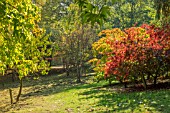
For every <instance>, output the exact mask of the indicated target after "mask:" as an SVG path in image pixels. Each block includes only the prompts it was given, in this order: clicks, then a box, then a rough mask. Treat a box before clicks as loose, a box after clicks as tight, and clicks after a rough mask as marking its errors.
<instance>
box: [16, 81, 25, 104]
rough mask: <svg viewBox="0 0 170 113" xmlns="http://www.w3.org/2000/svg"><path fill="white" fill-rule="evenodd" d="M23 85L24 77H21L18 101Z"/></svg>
mask: <svg viewBox="0 0 170 113" xmlns="http://www.w3.org/2000/svg"><path fill="white" fill-rule="evenodd" d="M22 86H23V78H21V79H20V88H19V92H18V96H17V98H16V103H17V102H18V101H19V98H20V96H21V92H22Z"/></svg>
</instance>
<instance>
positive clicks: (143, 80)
mask: <svg viewBox="0 0 170 113" xmlns="http://www.w3.org/2000/svg"><path fill="white" fill-rule="evenodd" d="M141 78H142V82H143V86H144V88H145V89H146V88H147V84H146V80H145V77H144V75H143V74H142V75H141Z"/></svg>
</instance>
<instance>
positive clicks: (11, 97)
mask: <svg viewBox="0 0 170 113" xmlns="http://www.w3.org/2000/svg"><path fill="white" fill-rule="evenodd" d="M9 95H10V100H11V104H13V96H12V89H9Z"/></svg>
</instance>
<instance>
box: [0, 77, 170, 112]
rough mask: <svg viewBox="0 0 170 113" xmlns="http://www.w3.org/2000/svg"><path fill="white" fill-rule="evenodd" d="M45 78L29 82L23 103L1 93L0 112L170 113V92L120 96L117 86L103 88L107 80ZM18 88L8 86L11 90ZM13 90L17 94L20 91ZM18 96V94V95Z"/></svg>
mask: <svg viewBox="0 0 170 113" xmlns="http://www.w3.org/2000/svg"><path fill="white" fill-rule="evenodd" d="M82 79H83V83H81V84H77V83H76V82H75V81H76V80H75V77H73V76H70V77H67V76H65V75H60V76H45V77H42V78H40V79H39V80H26V81H25V82H24V83H25V84H24V90H23V94H22V96H21V101H20V102H19V103H18V104H16V105H10V100H9V94H8V90H7V89H3V90H0V94H1V97H3V98H0V112H13V113H28V112H29V113H33V112H34V113H49V112H56V113H88V112H94V113H169V111H170V90H168V89H167V90H157V91H144V92H131V93H120V92H116V91H115V90H114V89H115V88H116V87H117V86H114V87H103V85H106V84H107V82H106V81H102V82H99V83H93V81H92V79H93V76H90V77H83V78H82ZM12 85H14V84H13V83H12V84H6V86H8V87H10V86H12ZM17 90H18V89H17V88H13V92H14V93H16V92H17ZM14 96H15V95H14Z"/></svg>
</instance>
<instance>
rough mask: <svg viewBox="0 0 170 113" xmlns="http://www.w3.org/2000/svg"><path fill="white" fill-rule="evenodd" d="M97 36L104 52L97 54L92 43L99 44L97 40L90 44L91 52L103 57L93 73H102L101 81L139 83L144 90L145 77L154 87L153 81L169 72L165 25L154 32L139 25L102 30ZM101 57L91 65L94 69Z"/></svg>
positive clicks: (169, 48) (167, 28) (169, 34)
mask: <svg viewBox="0 0 170 113" xmlns="http://www.w3.org/2000/svg"><path fill="white" fill-rule="evenodd" d="M99 35H100V36H101V35H102V36H104V37H103V38H104V39H105V42H104V44H105V45H107V47H108V48H106V46H105V47H103V49H100V50H98V48H99V46H96V43H100V41H101V39H100V40H99V41H98V42H96V43H94V44H93V50H94V51H98V53H100V54H101V53H102V54H101V55H102V57H103V56H105V62H104V63H103V65H102V67H100V68H101V69H100V70H97V71H98V72H103V73H104V74H103V76H104V78H115V79H117V80H119V81H121V82H126V81H127V80H133V81H135V80H137V79H142V81H143V82H144V84H145V87H146V80H145V79H146V77H148V78H149V79H153V81H154V84H156V80H157V78H158V77H159V76H160V75H164V74H165V73H166V72H168V71H169V61H170V60H169V59H170V26H169V25H166V26H164V27H162V28H158V27H155V26H154V25H147V24H143V25H142V26H141V27H131V28H128V29H124V31H121V30H120V29H118V28H115V29H112V30H103V31H102V32H101V33H100V34H99ZM100 48H102V47H100ZM105 50H109V51H106V52H104V51H105ZM102 57H100V58H98V59H97V61H95V62H96V63H95V65H96V67H98V66H99V64H100V63H97V62H102ZM95 58H97V56H96V57H95ZM92 61H93V60H92Z"/></svg>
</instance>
